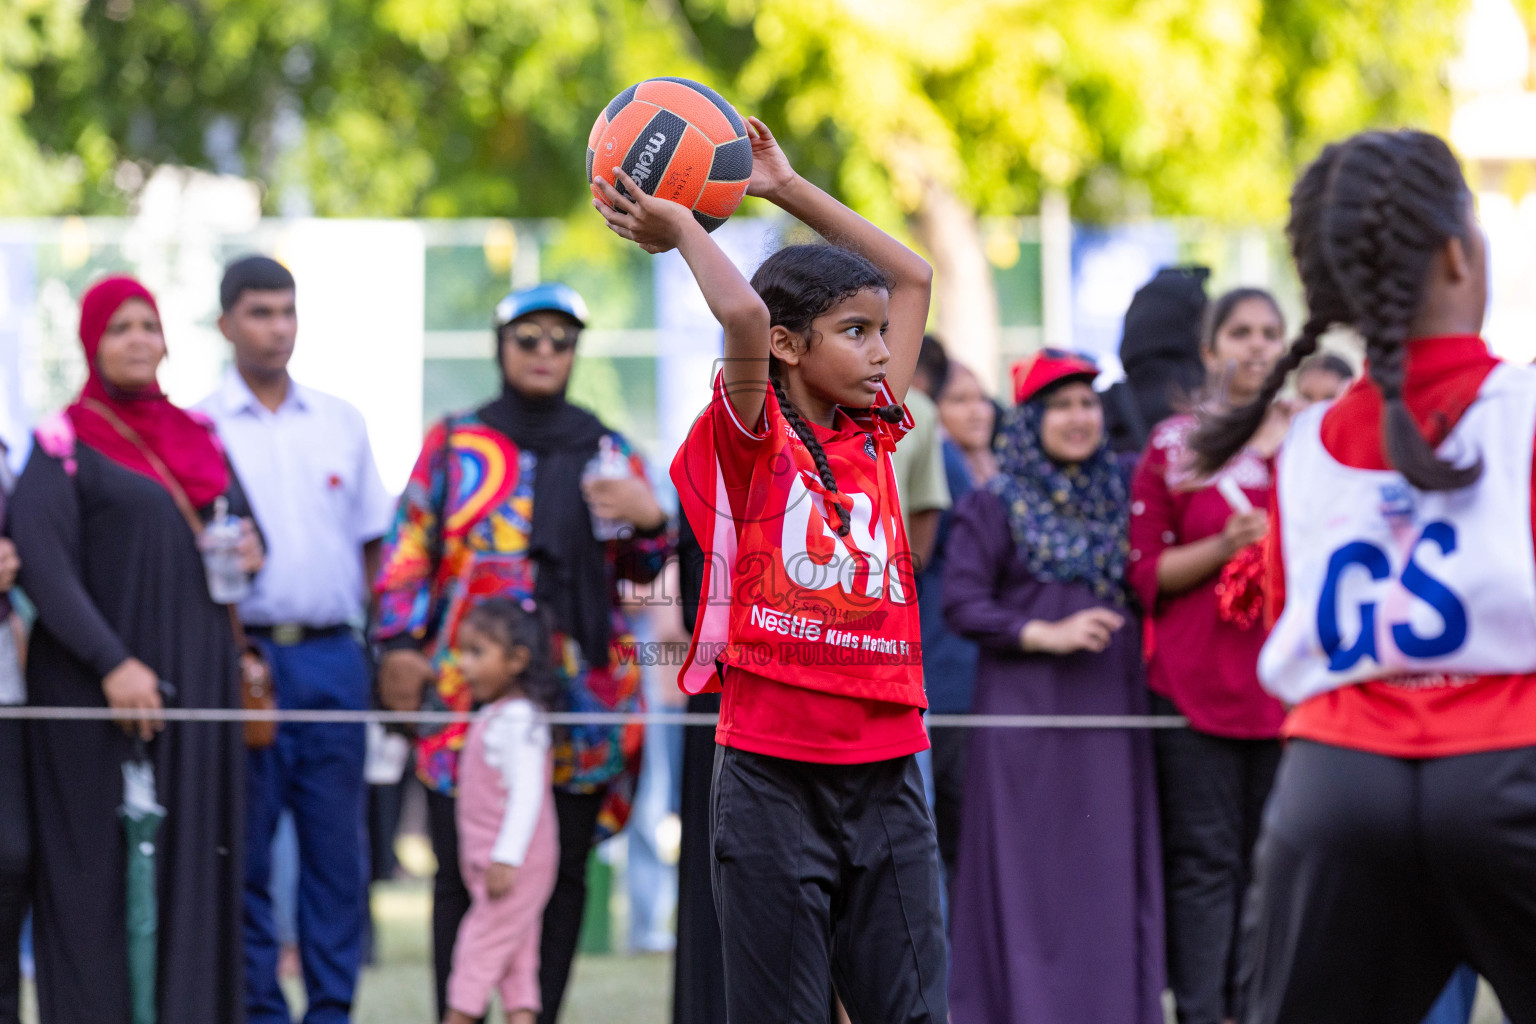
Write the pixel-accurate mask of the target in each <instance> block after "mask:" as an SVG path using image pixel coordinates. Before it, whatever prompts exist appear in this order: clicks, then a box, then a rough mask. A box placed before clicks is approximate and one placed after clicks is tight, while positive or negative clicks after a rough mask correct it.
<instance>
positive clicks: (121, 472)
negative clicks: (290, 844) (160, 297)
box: [9, 277, 261, 1024]
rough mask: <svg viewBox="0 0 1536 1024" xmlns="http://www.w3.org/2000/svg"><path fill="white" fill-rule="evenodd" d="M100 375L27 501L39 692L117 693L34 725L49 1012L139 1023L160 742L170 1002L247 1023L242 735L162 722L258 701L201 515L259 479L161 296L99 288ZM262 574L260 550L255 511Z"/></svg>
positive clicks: (36, 461) (88, 332)
mask: <svg viewBox="0 0 1536 1024" xmlns="http://www.w3.org/2000/svg"><path fill="white" fill-rule="evenodd" d="M80 340H81V341H82V342H83V343H84V346H85V357H86V363H87V365H88V366H89V368H90V376H89V378H88V379H87V381H86V384H85V388H84V389H83V390H82V391H81V393H80V397H79V398H78V399H77V400H76V401H75V403H74V404H73V405H71V406H70V407H69V408H68V409H67V410H65V411H64V412H63V413H62V414H59V415H55V416H53V417H50V418H49V419H47V420H46V421H44V422H43V423H42V424H41V425H40V426H39V427H38V429H37V431H36V440H37V444H36V446H35V447H34V449H33V451H32V455H31V458H30V459H29V460H28V462H27V466H26V469H25V471H24V472H23V473H22V475H21V479H20V481H19V482H18V484H17V486H16V493H15V495H14V496H13V498H12V501H11V508H10V525H9V528H10V532H11V536H12V537H13V538H14V539H15V541H16V546H17V548H18V549H19V551H20V552H21V556H22V564H23V569H22V573H21V579H20V583H21V586H22V588H23V589H24V590H25V591H26V593H27V596H28V597H29V598H31V600H32V602H33V603H34V604H35V605H36V606H37V613H38V619H37V624H36V626H35V628H34V629H33V631H32V638H31V646H30V648H29V651H28V657H27V689H28V697H29V700H30V702H31V703H32V704H34V705H42V706H53V705H66V706H75V707H111V708H113V709H115V710H117V711H118V712H119V713H120V718H119V719H118V722H117V723H116V724H113V723H110V722H104V721H71V722H65V721H49V722H35V723H32V724H31V727H30V729H29V739H30V743H29V756H30V769H31V773H30V774H31V798H32V809H33V818H34V822H35V825H36V850H35V853H36V864H37V879H36V900H35V903H34V912H35V914H36V926H37V931H36V943H37V946H36V953H37V993H38V1001H39V1008H40V1010H41V1014H42V1019H44V1020H46V1021H49V1022H50V1024H125V1022H126V1021H128V1019H129V1006H130V1004H129V980H128V953H127V926H126V918H125V915H126V908H125V891H126V885H125V881H124V877H125V864H126V850H125V842H124V836H123V825H122V822H121V821H120V820H119V818H118V808H119V806H120V805H121V804H122V802H123V774H122V765H123V762H124V761H126V760H128V759H129V758H131V757H132V756H134V750H135V745H136V742H148V750H149V756H150V758H151V759H152V761H153V763H154V767H155V776H156V783H157V787H158V791H157V798H158V801H159V803H160V804H161V805H162V806H164V807H165V809H166V816H165V821H164V823H163V824H162V825H161V827H160V832H159V836H158V842H157V844H156V845H157V855H156V862H157V866H158V868H159V878H160V885H159V892H158V900H159V950H160V956H159V964H158V972H157V974H158V1000H157V1002H158V1008H159V1019H160V1020H161V1021H165V1022H167V1024H171V1022H176V1021H189V1022H190V1021H221V1022H238V1021H240V1020H242V1019H244V1014H245V1006H244V1000H243V998H242V994H241V990H240V979H241V976H242V974H241V941H240V921H241V918H240V913H241V888H242V884H243V880H242V877H241V858H240V851H241V848H242V845H243V841H242V838H241V829H242V824H243V821H244V819H243V817H242V815H241V803H242V794H243V788H242V787H243V772H242V768H243V766H244V760H243V757H244V750H243V746H242V738H241V727H240V726H239V725H238V724H233V723H221V724H212V723H208V724H203V723H199V724H190V723H183V724H176V725H171V726H168V727H162V724H161V723H157V722H155V721H153V720H151V719H146V718H142V717H139V716H140V715H141V714H142V713H144V712H148V711H153V710H156V709H158V708H160V707H162V706H163V705H166V704H169V705H172V706H177V707H183V708H234V707H238V706H239V705H240V694H239V685H238V673H239V665H238V658H237V654H236V650H235V643H234V637H233V635H232V631H231V625H230V617H229V614H228V612H227V611H226V609H225V608H223V607H221V606H220V605H218V604H215V603H214V601H213V599H212V597H210V595H209V588H208V581H207V576H206V574H205V571H204V565H203V556H202V554H201V553H200V552H199V549H198V542H197V539H196V537H195V536H194V533H193V530H192V524H191V523H190V521H189V518H188V516H187V515H184V514H183V511H182V508H183V507H186V508H187V511H188V513H190V514H193V515H197V516H198V517H199V518H201V519H204V520H206V519H207V517H208V516H209V514H210V511H211V509H212V508H213V507H214V505H215V502H216V501H217V499H220V498H223V499H225V501H227V503H228V507H229V509H230V510H231V511H232V512H233V513H234V514H235V515H239V516H244V515H246V514H247V504H246V501H245V497H244V495H243V493H242V492H241V490H240V486H239V483H238V481H236V480H235V478H234V476H233V474H232V473H231V472H230V470H229V467H228V465H227V463H226V461H225V459H224V455H223V452H222V449H221V448H220V447H219V444H218V441H217V439H216V438H215V437H214V435H213V432H212V428H211V427H210V426H209V425H208V424H207V423H206V422H205V421H202V420H200V419H197V418H195V417H194V416H192V415H191V414H189V413H187V412H185V411H183V410H181V409H179V408H177V407H176V406H174V405H172V404H171V402H170V400H169V399H167V398H166V397H165V395H164V393H163V392H161V390H160V388H159V385H158V383H157V381H156V371H157V369H158V367H159V365H160V361H161V360H162V359H163V358H164V357H165V337H164V334H163V333H162V331H161V326H160V317H159V313H158V311H157V310H156V307H155V300H154V298H153V296H151V295H150V293H149V292H148V291H147V290H146V289H145V288H144V286H143V285H141V284H139V283H138V282H137V281H135V280H133V279H131V278H127V277H113V278H108V279H107V280H105V281H102V282H100V283H99V284H97V285H96V286H95V287H94V288H92V289H91V290H90V291H89V292H87V293H86V295H85V298H84V300H83V301H82V303H81V311H80ZM240 554H241V561H242V565H243V567H244V568H245V569H246V571H247V572H254V571H255V570H256V569H257V568H259V566H260V564H261V550H260V544H259V541H258V540H257V538H256V535H255V531H254V530H253V529H252V528H251V527H250V525H249V523H248V521H247V523H246V525H245V527H244V535H243V539H242V541H241V546H240Z"/></svg>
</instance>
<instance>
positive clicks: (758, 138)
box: [747, 117, 933, 402]
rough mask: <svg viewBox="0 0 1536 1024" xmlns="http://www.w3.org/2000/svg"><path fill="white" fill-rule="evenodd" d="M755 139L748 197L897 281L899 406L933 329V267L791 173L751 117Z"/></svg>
mask: <svg viewBox="0 0 1536 1024" xmlns="http://www.w3.org/2000/svg"><path fill="white" fill-rule="evenodd" d="M747 123H748V124H749V125H751V127H752V132H753V137H752V183H751V184H750V185H748V186H747V194H748V195H754V196H761V197H762V198H764V199H767V200H768V201H769V202H771V203H773V204H774V205H776V206H778V207H779V208H780V209H782V210H784V212H786V213H788V214H790V215H791V216H793V217H795V218H797V219H799V220H800V221H801V222H802V223H804V224H805V225H806V226H807V227H809V228H810V229H811V230H812V231H815V232H816V233H817V234H819V235H820V236H821V237H823V238H825V239H826V240H827V241H829V242H832V243H833V244H834V245H841V246H846V247H847V248H849V249H853V250H855V251H857V252H859V253H861V254H862V255H863V256H865V257H866V258H867V259H868V260H869V261H870V262H871V263H873V264H874V265H875V266H877V267H879V268H880V269H881V270H883V271H885V272H886V273H887V274H888V275H890V278H891V302H890V314H889V315H890V326H889V327H888V328H887V329H886V332H885V344H886V347H887V348H889V349H890V351H891V361H890V363H889V364H888V365H887V367H886V376H885V382H886V384H888V385H889V386H890V389H891V393H892V394H893V395H894V396H895V398H896V401H898V402H902V401H905V400H906V397H907V388H908V387H909V386H910V385H911V383H912V373H913V371H914V370H915V369H916V368H917V352H918V349H919V348H921V347H922V344H923V331H924V329H925V328H926V327H927V326H928V304H929V301H930V298H931V296H932V293H933V268H932V267H930V266H929V265H928V261H927V260H925V259H923V258H922V257H921V256H919V255H918V254H917V253H915V252H913V251H912V250H911V249H908V248H907V247H906V246H904V245H902V244H901V243H900V242H898V241H896V239H894V238H892V237H891V236H890V235H888V234H886V233H885V232H884V231H881V230H880V229H879V228H877V227H875V226H874V225H873V224H871V223H870V222H869V221H867V220H865V219H864V218H863V217H861V216H859V215H858V214H857V213H854V212H853V211H852V210H850V209H848V207H846V206H844V205H843V204H842V203H840V202H838V201H837V200H836V199H833V198H832V197H831V196H829V195H827V193H825V192H823V191H822V190H821V189H819V188H817V187H816V186H815V185H813V184H811V183H810V182H808V181H806V180H805V179H804V178H802V177H800V176H799V175H798V174H796V173H795V172H794V171H793V170H791V169H790V166H789V161H788V160H786V159H785V158H784V153H783V151H782V150H781V149H780V148H779V144H778V142H777V141H775V140H774V137H773V133H772V132H770V131H769V130H768V126H767V125H765V124H763V122H761V121H759V120H758V119H757V118H755V117H749V118H747Z"/></svg>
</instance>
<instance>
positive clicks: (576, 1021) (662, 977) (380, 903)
mask: <svg viewBox="0 0 1536 1024" xmlns="http://www.w3.org/2000/svg"><path fill="white" fill-rule="evenodd" d="M373 899H374V902H373V906H374V919H375V921H376V922H377V924H378V928H379V935H378V950H377V954H378V955H377V963H375V965H374V966H372V967H370V968H368V969H367V970H366V971H365V972H364V974H363V978H362V982H361V984H360V986H359V988H358V995H357V1004H356V1006H355V1008H354V1012H353V1016H352V1019H353V1022H354V1024H433V1020H434V1017H435V1014H434V1011H433V1007H432V968H431V966H430V961H429V959H428V957H429V946H430V940H429V933H428V924H427V920H428V918H427V915H428V910H429V907H430V904H431V890H430V888H429V885H428V883H426V882H396V883H390V884H388V885H380V886H376V887H375V888H374V898H373ZM288 989H289V1001H290V1003H291V1005H292V1006H293V1008H294V1011H295V1015H297V1014H298V1013H299V1012H300V1011H301V1009H302V1006H303V998H304V997H303V986H302V985H301V984H299V983H298V982H297V981H294V982H292V983H290V985H289V986H288ZM28 1003H29V1005H28V1006H27V1007H26V1008H24V1010H23V1012H22V1021H23V1024H36V1022H37V1014H36V1010H35V1008H33V1007H31V1006H30V1000H28ZM671 1007H672V958H671V957H668V956H659V955H642V956H618V955H614V956H583V957H579V958H578V959H577V961H576V969H575V975H574V977H573V978H572V980H571V988H570V992H569V994H568V996H567V998H566V1004H565V1010H564V1012H563V1013H562V1014H561V1024H668V1022H670V1020H671V1017H672V1015H671ZM1500 1020H1501V1017H1500V1014H1499V1010H1498V1004H1497V1001H1496V1000H1494V998H1493V994H1492V992H1491V991H1489V990H1488V988H1487V986H1486V985H1484V986H1483V990H1482V992H1481V993H1480V994H1479V996H1478V1002H1477V1007H1476V1009H1475V1011H1474V1012H1473V1015H1472V1022H1471V1024H1499V1022H1500ZM491 1022H492V1024H499V1022H500V1018H499V1015H497V1016H493V1017H492V1018H491ZM720 1024H725V1022H724V1021H722V1022H720ZM1041 1024H1050V1022H1041Z"/></svg>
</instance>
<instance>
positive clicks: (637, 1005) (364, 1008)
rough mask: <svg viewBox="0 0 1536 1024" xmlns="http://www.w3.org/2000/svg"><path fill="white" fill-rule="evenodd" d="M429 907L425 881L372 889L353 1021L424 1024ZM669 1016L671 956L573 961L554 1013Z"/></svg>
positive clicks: (577, 1023) (640, 1023)
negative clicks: (373, 954) (370, 925)
mask: <svg viewBox="0 0 1536 1024" xmlns="http://www.w3.org/2000/svg"><path fill="white" fill-rule="evenodd" d="M430 905H431V890H430V888H429V886H428V884H427V883H425V882H396V883H391V884H389V885H380V886H375V888H374V898H373V911H374V920H375V922H377V925H378V929H379V947H378V951H377V961H378V962H377V963H376V964H375V966H373V967H370V968H368V970H367V971H366V972H364V974H363V979H362V983H361V985H360V986H359V989H358V998H357V1005H356V1008H355V1010H354V1013H353V1016H352V1019H353V1022H354V1024H431V1021H432V1018H433V1008H432V968H431V966H430V964H431V961H430V960H429V955H430V949H429V947H430V945H431V943H430V937H429V934H428V928H427V914H428V909H429V907H430ZM302 998H303V997H302V986H299V985H295V986H294V987H293V988H292V990H291V992H290V1001H291V1002H293V1003H294V1005H295V1006H297V1004H298V1002H299V1000H300V999H302ZM671 1019H672V958H671V957H669V956H658V955H654V954H653V955H645V956H584V957H580V958H578V959H577V961H576V969H575V974H574V976H573V977H572V979H571V987H570V990H569V993H568V995H567V996H566V1003H565V1011H564V1012H563V1013H562V1014H561V1020H562V1021H563V1022H564V1024H586V1022H603V1024H666V1022H668V1021H670V1020H671ZM493 1020H494V1018H493ZM722 1024H724V1022H722Z"/></svg>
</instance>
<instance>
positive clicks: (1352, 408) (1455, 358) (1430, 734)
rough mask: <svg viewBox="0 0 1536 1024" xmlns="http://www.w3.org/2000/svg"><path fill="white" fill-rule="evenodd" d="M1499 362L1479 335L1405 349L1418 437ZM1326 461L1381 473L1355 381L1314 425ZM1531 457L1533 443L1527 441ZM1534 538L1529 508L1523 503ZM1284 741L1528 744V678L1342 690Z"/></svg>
mask: <svg viewBox="0 0 1536 1024" xmlns="http://www.w3.org/2000/svg"><path fill="white" fill-rule="evenodd" d="M1498 362H1499V360H1498V359H1497V358H1496V357H1494V356H1493V355H1492V354H1491V353H1490V352H1489V351H1488V347H1487V345H1485V344H1484V343H1483V341H1482V339H1481V338H1477V337H1468V336H1461V337H1447V338H1425V339H1422V340H1419V341H1415V342H1413V343H1412V344H1411V346H1410V348H1409V349H1408V364H1407V373H1406V376H1405V377H1404V381H1403V397H1404V399H1405V401H1406V402H1407V403H1408V408H1409V410H1410V411H1411V412H1412V413H1413V418H1414V419H1415V420H1416V421H1417V422H1418V425H1419V431H1420V433H1422V434H1423V435H1424V437H1426V438H1427V439H1428V440H1429V442H1430V443H1431V444H1433V445H1438V444H1439V443H1440V442H1441V441H1443V440H1444V439H1445V437H1446V435H1448V434H1449V433H1450V432H1451V429H1452V428H1453V427H1455V426H1456V423H1457V421H1458V420H1460V419H1461V415H1462V413H1464V412H1466V410H1467V408H1468V407H1469V406H1470V405H1471V404H1472V402H1473V401H1474V400H1475V399H1476V398H1477V392H1478V389H1479V388H1480V387H1481V386H1482V383H1483V380H1484V378H1486V377H1487V376H1488V374H1489V373H1490V372H1491V371H1492V370H1493V368H1494V367H1495V366H1497V365H1498ZM1322 439H1323V446H1324V447H1325V448H1326V449H1327V450H1328V454H1330V455H1332V456H1333V457H1334V458H1335V459H1337V460H1338V461H1340V462H1342V463H1343V464H1344V465H1346V466H1353V467H1355V468H1357V469H1373V470H1382V469H1389V468H1390V467H1389V466H1388V464H1387V460H1386V454H1385V451H1384V450H1383V447H1382V442H1381V393H1380V391H1378V390H1377V388H1376V386H1375V385H1374V384H1372V383H1371V382H1370V380H1369V379H1364V380H1360V381H1356V382H1355V384H1354V385H1353V386H1352V387H1351V388H1350V389H1349V390H1348V391H1347V392H1345V394H1344V396H1343V397H1342V398H1340V399H1339V400H1338V402H1337V403H1335V405H1334V406H1333V408H1332V409H1330V410H1328V413H1327V415H1326V416H1324V418H1323V425H1322ZM1533 459H1536V444H1533ZM1532 509H1533V515H1532V519H1533V522H1532V530H1533V531H1536V504H1533V505H1532ZM1270 516H1271V521H1272V522H1271V529H1270V533H1269V536H1270V541H1269V543H1268V552H1267V554H1268V579H1267V586H1266V593H1267V595H1268V599H1269V618H1270V620H1271V622H1273V621H1274V620H1276V619H1278V618H1279V615H1280V610H1281V609H1282V608H1283V607H1284V603H1285V565H1284V560H1283V552H1282V551H1281V547H1280V540H1279V538H1280V530H1279V507H1278V504H1277V503H1276V502H1275V501H1274V500H1273V499H1272V500H1271V503H1270ZM1285 735H1287V736H1292V737H1297V738H1300V739H1309V740H1316V741H1318V742H1320V743H1330V744H1333V745H1335V746H1341V747H1350V748H1353V749H1356V750H1366V751H1370V752H1372V753H1377V754H1386V755H1389V756H1392V757H1445V756H1449V755H1452V754H1467V753H1475V752H1477V751H1484V750H1502V749H1507V748H1510V747H1522V746H1527V745H1530V744H1536V674H1532V675H1518V676H1483V677H1478V678H1474V679H1446V678H1440V677H1436V678H1414V677H1410V678H1407V679H1394V680H1382V681H1378V682H1370V683H1362V684H1359V685H1356V686H1346V687H1343V688H1341V689H1338V690H1333V691H1330V692H1328V693H1324V694H1321V695H1319V696H1317V697H1313V698H1312V699H1311V700H1307V701H1303V702H1302V703H1301V704H1299V705H1297V706H1296V708H1295V709H1294V710H1293V711H1292V712H1291V714H1290V717H1289V718H1288V719H1287V720H1286V724H1285Z"/></svg>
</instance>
